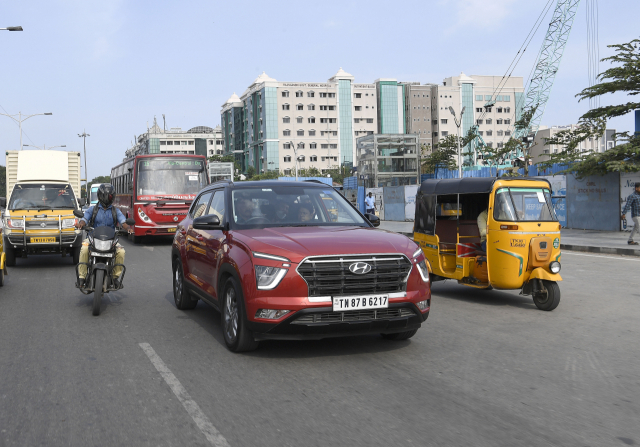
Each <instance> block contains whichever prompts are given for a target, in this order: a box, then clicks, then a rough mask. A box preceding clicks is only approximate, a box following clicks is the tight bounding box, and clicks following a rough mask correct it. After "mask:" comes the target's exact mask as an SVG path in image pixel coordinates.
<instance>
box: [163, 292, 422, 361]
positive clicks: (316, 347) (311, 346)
mask: <svg viewBox="0 0 640 447" xmlns="http://www.w3.org/2000/svg"><path fill="white" fill-rule="evenodd" d="M165 299H166V300H167V301H168V302H169V303H171V305H172V306H174V307H175V303H174V301H173V292H170V293H167V294H166V295H165ZM177 318H182V319H184V318H189V319H190V320H192V321H194V322H195V323H197V324H198V325H199V326H200V327H201V328H202V329H204V330H205V331H207V332H208V333H209V334H210V335H211V336H212V338H213V339H215V340H216V341H217V342H218V343H219V344H220V345H221V346H222V347H223V348H224V349H227V347H226V345H225V342H224V337H223V335H222V324H221V321H220V320H221V318H220V312H218V311H217V310H215V309H214V308H213V307H212V306H210V305H208V304H207V303H204V302H202V301H199V302H198V305H197V306H196V308H195V309H193V310H189V311H184V312H183V313H182V314H181V315H179V316H178V317H177ZM423 328H424V325H423ZM421 330H422V329H421ZM410 345H411V340H406V341H392V340H384V339H383V338H382V337H381V336H379V335H368V336H357V337H340V338H325V339H323V340H263V341H261V342H260V346H259V347H258V349H257V350H256V351H254V352H249V353H245V354H243V355H246V356H251V357H256V358H314V357H335V356H343V355H353V354H372V353H379V352H387V351H395V350H397V349H402V348H406V347H408V346H410Z"/></svg>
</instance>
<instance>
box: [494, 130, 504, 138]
mask: <svg viewBox="0 0 640 447" xmlns="http://www.w3.org/2000/svg"><path fill="white" fill-rule="evenodd" d="M503 134H504V132H503V131H501V130H499V131H497V132H496V135H497V136H499V137H501V136H502V135H503Z"/></svg>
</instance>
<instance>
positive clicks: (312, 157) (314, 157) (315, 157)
mask: <svg viewBox="0 0 640 447" xmlns="http://www.w3.org/2000/svg"><path fill="white" fill-rule="evenodd" d="M309 161H318V156H317V155H312V156H311V157H309Z"/></svg>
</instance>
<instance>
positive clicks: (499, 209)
mask: <svg viewBox="0 0 640 447" xmlns="http://www.w3.org/2000/svg"><path fill="white" fill-rule="evenodd" d="M493 218H494V219H495V220H503V221H505V220H506V221H525V222H526V221H529V222H544V221H554V222H555V221H557V220H558V218H557V217H556V214H555V213H554V211H553V205H552V204H551V193H550V192H549V190H548V189H546V188H500V189H498V190H497V191H496V200H495V207H494V210H493Z"/></svg>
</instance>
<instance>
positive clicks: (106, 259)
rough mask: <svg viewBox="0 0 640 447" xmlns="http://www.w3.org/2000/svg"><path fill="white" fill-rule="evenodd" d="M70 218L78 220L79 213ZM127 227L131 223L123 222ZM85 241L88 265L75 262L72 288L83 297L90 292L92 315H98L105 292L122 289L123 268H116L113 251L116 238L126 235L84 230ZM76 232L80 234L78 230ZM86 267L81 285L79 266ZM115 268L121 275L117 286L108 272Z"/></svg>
mask: <svg viewBox="0 0 640 447" xmlns="http://www.w3.org/2000/svg"><path fill="white" fill-rule="evenodd" d="M73 214H74V215H75V216H76V217H78V218H82V217H83V213H82V211H78V210H76V211H74V212H73ZM126 223H127V225H134V224H135V221H134V220H133V219H131V218H129V219H127V221H126ZM84 229H85V230H86V231H87V238H88V239H89V262H79V263H78V265H76V287H77V288H78V289H80V292H82V293H83V294H85V295H89V294H90V293H92V292H93V315H94V316H98V315H100V304H101V303H102V296H103V294H104V293H105V292H107V293H109V292H113V291H116V290H120V289H122V288H123V285H122V283H123V280H124V274H125V272H126V270H127V269H126V267H125V266H124V265H123V264H116V263H115V257H116V248H117V246H118V240H119V239H118V236H119V235H120V234H126V232H125V231H124V230H114V229H113V228H111V227H99V228H93V227H88V226H85V227H84ZM78 231H80V230H78ZM81 265H85V266H86V267H87V275H86V277H85V279H84V281H81V279H80V270H79V268H80V266H81ZM115 267H120V268H122V273H121V274H120V277H119V279H118V281H117V282H114V280H113V277H112V272H113V269H114V268H115Z"/></svg>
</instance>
